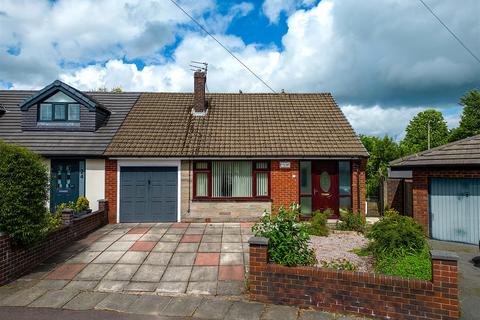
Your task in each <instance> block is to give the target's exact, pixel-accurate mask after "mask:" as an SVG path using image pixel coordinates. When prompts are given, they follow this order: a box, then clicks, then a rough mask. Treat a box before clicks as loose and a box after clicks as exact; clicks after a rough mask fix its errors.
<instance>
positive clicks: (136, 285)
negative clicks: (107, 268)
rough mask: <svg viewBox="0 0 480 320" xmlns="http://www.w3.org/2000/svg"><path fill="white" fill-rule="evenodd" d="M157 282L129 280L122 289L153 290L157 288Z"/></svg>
mask: <svg viewBox="0 0 480 320" xmlns="http://www.w3.org/2000/svg"><path fill="white" fill-rule="evenodd" d="M157 286H158V283H157V282H130V283H129V284H128V285H127V286H126V287H125V289H124V291H132V292H154V291H155V289H157Z"/></svg>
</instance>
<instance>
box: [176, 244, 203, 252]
mask: <svg viewBox="0 0 480 320" xmlns="http://www.w3.org/2000/svg"><path fill="white" fill-rule="evenodd" d="M198 245H199V243H194V242H193V243H188V242H187V243H180V244H179V245H178V247H177V249H176V250H175V251H176V252H197V250H198Z"/></svg>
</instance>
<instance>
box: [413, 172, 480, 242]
mask: <svg viewBox="0 0 480 320" xmlns="http://www.w3.org/2000/svg"><path fill="white" fill-rule="evenodd" d="M429 178H480V169H478V168H477V169H468V168H461V169H460V168H458V169H446V170H445V169H444V170H435V169H414V170H413V187H412V189H413V190H412V193H413V217H414V218H415V220H417V221H418V222H419V223H420V224H422V225H423V227H424V229H425V234H426V235H427V236H429V222H430V221H429V214H428V212H429V208H428V179H429Z"/></svg>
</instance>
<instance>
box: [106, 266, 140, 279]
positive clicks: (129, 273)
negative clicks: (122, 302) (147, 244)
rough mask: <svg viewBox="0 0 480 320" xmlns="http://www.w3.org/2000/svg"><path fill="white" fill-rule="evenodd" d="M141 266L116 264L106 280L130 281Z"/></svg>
mask: <svg viewBox="0 0 480 320" xmlns="http://www.w3.org/2000/svg"><path fill="white" fill-rule="evenodd" d="M139 267H140V265H139V264H116V265H114V266H113V267H112V269H110V271H109V272H108V273H107V274H106V275H105V277H104V279H105V280H130V279H131V278H132V277H133V275H134V274H135V272H137V270H138V268H139Z"/></svg>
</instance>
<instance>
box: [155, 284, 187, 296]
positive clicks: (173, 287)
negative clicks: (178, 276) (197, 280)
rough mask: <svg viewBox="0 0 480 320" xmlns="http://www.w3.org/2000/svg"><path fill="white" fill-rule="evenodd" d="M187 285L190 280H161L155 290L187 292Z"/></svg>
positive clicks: (161, 291) (160, 291)
mask: <svg viewBox="0 0 480 320" xmlns="http://www.w3.org/2000/svg"><path fill="white" fill-rule="evenodd" d="M187 285H188V282H186V281H184V282H182V281H170V282H160V283H159V284H158V287H157V290H155V291H156V292H158V293H185V292H186V291H187Z"/></svg>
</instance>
